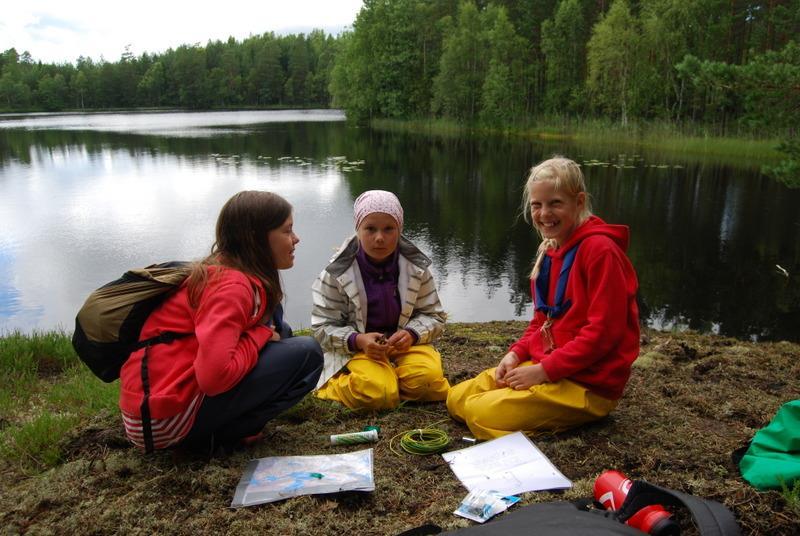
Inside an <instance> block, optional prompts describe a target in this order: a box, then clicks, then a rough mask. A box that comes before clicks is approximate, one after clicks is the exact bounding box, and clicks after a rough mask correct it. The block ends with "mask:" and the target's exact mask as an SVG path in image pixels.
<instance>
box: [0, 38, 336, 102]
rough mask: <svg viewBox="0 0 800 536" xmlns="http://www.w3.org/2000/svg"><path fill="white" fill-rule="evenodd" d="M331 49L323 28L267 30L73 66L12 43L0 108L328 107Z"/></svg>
mask: <svg viewBox="0 0 800 536" xmlns="http://www.w3.org/2000/svg"><path fill="white" fill-rule="evenodd" d="M336 47H337V40H336V38H335V37H333V36H330V35H326V34H325V33H324V32H322V31H321V30H315V31H313V32H311V33H310V34H308V35H305V34H297V35H285V36H276V35H275V34H273V33H265V34H263V35H258V36H252V37H249V38H247V39H244V40H242V41H237V40H236V39H234V38H229V39H228V40H227V41H226V42H222V41H209V42H208V43H207V44H206V45H205V46H200V45H199V44H194V45H182V46H179V47H177V48H176V49H169V50H167V51H166V52H164V53H159V54H155V53H154V54H148V53H143V54H141V55H140V56H135V55H134V54H133V53H132V52H131V50H130V47H126V49H125V51H124V52H123V54H122V56H121V57H120V59H119V61H116V62H108V61H105V60H103V59H101V60H100V61H93V60H92V59H91V58H84V57H81V58H78V60H77V62H76V63H75V64H74V65H73V64H70V63H66V64H45V63H42V62H40V61H39V62H37V61H35V60H34V59H33V58H32V57H31V55H30V53H28V52H22V53H21V54H20V53H18V52H17V50H16V49H13V48H11V49H9V50H6V51H5V52H3V53H2V54H0V109H7V110H37V109H41V110H47V111H58V110H63V109H103V108H135V107H163V106H166V107H183V108H192V109H209V108H218V107H236V106H256V107H259V106H264V107H266V106H310V105H321V106H327V105H328V103H329V101H330V96H329V93H328V79H329V73H330V70H331V68H332V65H333V59H334V57H335V55H336Z"/></svg>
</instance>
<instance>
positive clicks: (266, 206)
mask: <svg viewBox="0 0 800 536" xmlns="http://www.w3.org/2000/svg"><path fill="white" fill-rule="evenodd" d="M291 214H292V205H290V204H289V202H288V201H286V200H285V199H284V198H282V197H281V196H279V195H278V194H275V193H272V192H263V191H258V190H246V191H243V192H239V193H237V194H235V195H234V196H233V197H231V198H230V199H228V201H227V202H226V203H225V204H224V205H223V206H222V210H220V212H219V217H218V218H217V229H216V240H215V241H214V245H213V246H211V254H210V255H209V256H208V257H206V258H205V259H203V260H201V261H199V262H196V263H195V264H194V265H193V266H192V271H191V273H190V274H189V278H188V282H187V285H188V287H189V303H190V304H191V305H192V307H197V305H198V304H199V302H200V296H201V295H202V293H203V289H204V288H205V286H206V283H208V277H209V276H208V267H209V266H225V267H228V268H233V269H235V270H239V271H241V272H244V273H246V274H250V275H253V276H255V277H257V278H259V279H260V280H261V282H262V283H263V284H264V287H265V288H266V291H267V306H268V309H267V311H268V312H270V313H271V312H272V311H273V310H274V308H275V306H276V305H277V304H278V303H279V302H280V301H281V300H282V299H283V290H282V289H281V281H280V277H279V276H278V269H277V268H276V267H275V261H274V259H273V258H272V250H271V249H270V247H269V240H268V238H267V236H268V235H269V232H270V231H272V230H273V229H277V228H278V227H280V226H281V225H283V224H284V222H286V220H287V218H289V216H290V215H291Z"/></svg>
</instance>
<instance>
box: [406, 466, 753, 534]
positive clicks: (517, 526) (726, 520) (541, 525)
mask: <svg viewBox="0 0 800 536" xmlns="http://www.w3.org/2000/svg"><path fill="white" fill-rule="evenodd" d="M588 504H589V502H588V501H586V505H588ZM651 504H660V505H663V506H676V507H684V508H686V509H688V510H689V512H690V513H691V514H692V519H693V520H694V522H695V524H696V526H697V528H698V530H699V531H700V534H701V535H702V536H739V534H740V530H739V525H737V524H736V519H735V518H734V516H733V513H732V512H731V511H730V510H728V509H727V508H726V507H725V506H724V505H722V504H720V503H718V502H715V501H707V500H705V499H700V498H699V497H694V496H692V495H688V494H686V493H681V492H679V491H674V490H671V489H667V488H662V487H659V486H655V485H653V484H649V483H647V482H645V481H643V480H637V481H635V482H634V483H633V485H632V486H631V489H630V490H629V491H628V495H627V497H626V498H625V502H624V503H623V504H622V507H621V508H620V509H619V510H617V511H608V510H602V509H587V508H586V507H585V506H586V505H584V507H581V505H579V504H576V503H571V502H566V501H562V502H549V503H539V504H530V505H528V506H523V507H522V508H520V509H518V510H516V511H514V512H511V513H506V514H503V515H502V516H500V517H499V518H497V519H494V520H490V521H488V522H487V523H486V524H484V525H475V526H472V527H467V528H464V529H458V530H454V531H450V532H444V533H441V534H443V535H450V536H642V534H645V533H644V532H642V531H640V530H638V529H635V528H633V527H630V526H628V525H625V521H627V520H628V519H630V517H631V516H633V514H635V513H636V512H638V511H639V510H641V509H642V508H643V507H645V506H648V505H651ZM437 529H438V530H437ZM440 531H441V529H439V527H436V526H435V525H426V526H424V527H417V528H415V529H411V530H408V531H406V532H404V533H402V535H400V536H412V535H415V536H423V535H430V534H438V533H440Z"/></svg>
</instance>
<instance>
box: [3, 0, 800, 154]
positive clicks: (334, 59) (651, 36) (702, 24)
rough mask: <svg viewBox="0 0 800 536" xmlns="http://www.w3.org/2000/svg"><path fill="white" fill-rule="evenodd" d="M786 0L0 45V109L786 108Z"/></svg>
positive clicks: (780, 123)
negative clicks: (332, 29)
mask: <svg viewBox="0 0 800 536" xmlns="http://www.w3.org/2000/svg"><path fill="white" fill-rule="evenodd" d="M798 35H800V0H761V1H749V0H491V1H485V0H364V4H363V7H362V9H361V10H360V12H359V13H358V15H357V17H356V19H355V21H354V23H353V25H352V28H351V29H350V30H348V31H345V32H343V33H342V34H340V35H339V36H336V37H334V36H330V35H326V34H325V33H324V32H322V31H321V30H315V31H314V32H311V33H310V34H308V35H303V34H299V35H287V36H276V35H274V34H273V33H265V34H263V35H259V36H253V37H249V38H247V39H245V40H243V41H241V42H240V41H237V40H235V39H233V38H230V39H228V41H227V42H221V41H214V42H208V43H207V44H206V45H205V46H200V45H199V44H195V45H183V46H180V47H178V48H176V49H170V50H167V51H166V52H164V53H158V54H156V53H154V54H147V53H144V54H142V55H140V56H138V57H137V56H135V55H134V54H133V53H132V52H131V51H130V49H126V51H125V52H124V53H123V54H122V56H121V58H120V59H119V61H116V62H107V61H104V60H102V59H101V60H100V61H98V62H95V61H93V60H92V59H91V58H79V59H78V60H77V62H76V64H75V65H72V64H43V63H41V62H35V61H34V60H33V59H32V58H31V56H30V54H28V53H27V52H23V53H22V54H18V53H17V51H16V50H15V49H9V50H7V51H5V52H4V53H2V54H0V109H7V110H32V109H44V110H60V109H64V108H70V109H86V108H91V109H98V108H132V107H148V106H156V107H158V106H177V107H185V108H194V109H206V108H219V107H236V106H256V107H258V106H263V107H268V106H276V105H284V106H308V105H322V106H327V105H333V106H337V107H341V108H344V109H345V111H346V112H347V115H348V117H349V118H350V119H353V120H356V121H361V120H369V119H373V118H430V117H441V118H446V119H452V120H456V121H459V122H465V123H473V122H482V123H486V124H493V125H515V124H520V123H522V124H524V123H526V122H529V123H530V122H533V120H534V119H535V118H538V117H542V116H557V117H563V118H571V117H580V118H585V117H601V118H610V119H612V120H614V121H618V122H620V123H622V124H623V125H624V124H627V123H628V122H629V121H631V120H633V119H645V120H659V121H667V122H670V123H684V122H691V123H700V124H703V125H710V126H713V127H715V128H716V132H717V133H720V134H726V133H729V132H731V131H732V130H731V129H733V128H735V129H736V130H735V131H736V132H739V131H741V129H745V130H749V131H752V132H756V133H763V132H768V133H773V132H781V133H784V135H785V133H786V132H788V133H789V134H788V136H787V135H785V137H787V138H788V139H789V142H790V146H789V150H792V147H791V144H792V143H795V145H794V147H795V149H797V147H796V142H793V141H792V139H795V140H796V133H795V131H794V130H793V129H795V128H796V125H797V124H798V120H800V45H798V43H797V42H796V41H794V40H793V39H797V36H798Z"/></svg>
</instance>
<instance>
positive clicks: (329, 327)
mask: <svg viewBox="0 0 800 536" xmlns="http://www.w3.org/2000/svg"><path fill="white" fill-rule="evenodd" d="M353 209H354V221H355V227H356V234H355V236H352V237H349V238H348V239H347V240H345V242H344V244H343V245H342V247H341V248H340V249H339V251H338V252H337V253H336V255H334V257H333V259H332V260H331V262H330V264H328V266H327V267H326V268H325V269H324V270H323V271H322V273H321V274H320V275H319V277H318V278H317V280H316V281H315V282H314V285H313V286H312V290H313V301H314V304H313V309H312V312H311V326H312V328H313V330H314V336H315V337H316V339H317V341H319V343H320V344H321V345H322V347H323V349H324V350H325V368H324V370H323V372H322V376H321V377H320V380H319V384H318V387H319V390H318V391H317V396H318V397H319V398H323V399H328V400H338V401H339V402H341V403H342V404H344V405H345V406H347V407H348V408H351V409H373V410H374V409H390V408H395V407H397V405H398V404H399V403H400V401H401V400H417V401H437V400H445V399H446V398H447V392H448V390H449V388H450V384H449V383H448V382H447V379H446V378H445V377H444V375H443V373H442V360H441V356H440V355H439V352H437V351H436V349H434V348H433V346H431V344H430V343H431V342H432V341H433V340H434V339H435V338H436V337H438V336H439V334H441V332H442V330H443V328H444V322H445V319H446V318H447V315H446V314H445V312H444V310H443V309H442V305H441V303H440V302H439V296H438V294H437V293H436V285H435V283H434V281H433V276H432V275H431V273H430V270H429V266H430V264H431V261H430V259H428V257H426V256H425V255H424V254H423V253H422V252H421V251H420V250H419V249H417V247H416V246H415V245H414V244H412V243H411V242H410V241H409V240H408V239H406V238H405V237H404V236H402V234H401V233H402V229H403V207H402V206H401V205H400V201H399V200H398V199H397V197H396V196H395V195H394V194H393V193H391V192H386V191H383V190H370V191H367V192H364V193H363V194H361V195H360V196H359V197H358V199H356V201H355V204H354V207H353Z"/></svg>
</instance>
